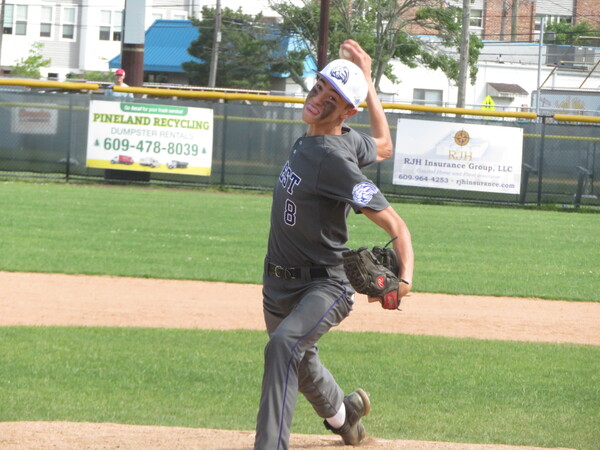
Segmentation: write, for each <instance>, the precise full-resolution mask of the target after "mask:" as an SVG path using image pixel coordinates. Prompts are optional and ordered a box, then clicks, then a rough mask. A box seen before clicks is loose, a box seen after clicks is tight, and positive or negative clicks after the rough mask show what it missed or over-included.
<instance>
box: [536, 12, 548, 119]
mask: <svg viewBox="0 0 600 450" xmlns="http://www.w3.org/2000/svg"><path fill="white" fill-rule="evenodd" d="M545 28H546V16H542V23H541V24H540V47H539V51H538V70H537V94H536V96H535V113H536V114H537V115H539V114H540V91H541V90H542V86H540V84H541V82H542V81H541V80H542V50H543V48H544V32H545Z"/></svg>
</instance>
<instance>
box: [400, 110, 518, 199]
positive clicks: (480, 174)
mask: <svg viewBox="0 0 600 450" xmlns="http://www.w3.org/2000/svg"><path fill="white" fill-rule="evenodd" d="M522 153H523V130H522V128H518V127H504V126H492V125H471V124H461V123H450V122H434V121H427V120H416V119H399V120H398V128H397V135H396V151H395V159H394V174H393V177H394V178H393V184H398V185H404V186H420V187H427V188H437V189H457V190H465V191H481V192H498V193H503V194H518V193H519V191H520V180H521V161H522Z"/></svg>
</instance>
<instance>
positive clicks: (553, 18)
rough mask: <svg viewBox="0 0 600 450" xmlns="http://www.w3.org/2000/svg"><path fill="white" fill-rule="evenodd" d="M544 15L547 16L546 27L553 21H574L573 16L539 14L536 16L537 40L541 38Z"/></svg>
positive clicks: (535, 37)
mask: <svg viewBox="0 0 600 450" xmlns="http://www.w3.org/2000/svg"><path fill="white" fill-rule="evenodd" d="M542 17H545V18H546V20H545V24H544V29H545V28H546V27H547V26H548V25H550V24H551V23H558V22H562V23H571V22H572V19H573V18H572V17H571V16H546V15H541V14H538V15H536V16H535V31H534V33H533V34H534V39H535V40H536V41H539V40H540V29H541V28H542Z"/></svg>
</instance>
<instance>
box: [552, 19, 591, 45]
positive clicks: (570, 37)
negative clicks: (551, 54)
mask: <svg viewBox="0 0 600 450" xmlns="http://www.w3.org/2000/svg"><path fill="white" fill-rule="evenodd" d="M592 31H593V27H592V26H591V25H590V24H589V23H588V22H586V21H585V20H584V21H581V22H580V23H578V24H577V25H572V24H570V23H567V22H563V21H559V22H552V23H550V24H549V25H547V26H546V34H548V33H554V40H553V41H551V43H552V44H558V45H578V44H579V43H580V40H579V38H580V37H581V36H585V35H589V34H591V32H592ZM545 39H547V38H545ZM548 42H550V41H549V40H548Z"/></svg>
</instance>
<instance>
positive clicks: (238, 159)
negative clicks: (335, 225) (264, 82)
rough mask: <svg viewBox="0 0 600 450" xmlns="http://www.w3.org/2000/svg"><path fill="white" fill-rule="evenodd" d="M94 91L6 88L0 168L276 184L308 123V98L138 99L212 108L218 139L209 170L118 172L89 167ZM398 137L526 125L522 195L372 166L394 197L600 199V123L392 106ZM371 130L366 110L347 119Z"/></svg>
mask: <svg viewBox="0 0 600 450" xmlns="http://www.w3.org/2000/svg"><path fill="white" fill-rule="evenodd" d="M92 99H100V100H105V98H104V97H102V96H99V95H98V94H95V93H78V92H68V93H65V92H61V91H51V90H38V91H30V90H20V89H17V88H15V89H2V90H0V175H2V176H3V177H28V178H40V179H43V178H49V177H50V178H56V179H61V180H65V181H66V182H69V181H72V180H73V181H75V180H84V181H86V180H89V181H98V182H107V183H108V182H115V181H116V182H130V183H148V184H174V185H177V184H179V185H197V186H216V187H219V186H222V187H236V188H243V189H258V190H263V189H264V190H270V189H271V188H272V186H273V184H274V183H275V180H277V178H278V176H279V173H280V171H281V168H282V166H283V164H284V163H285V161H286V159H287V157H288V153H289V151H290V149H291V147H292V145H293V143H294V142H295V140H296V139H297V138H298V137H299V136H301V135H302V134H303V133H304V132H305V130H306V126H305V124H304V123H303V122H302V120H301V112H302V108H301V104H298V103H275V102H260V101H249V100H233V101H232V100H223V99H197V98H187V99H186V98H173V97H158V96H156V97H154V98H153V97H152V96H147V97H146V98H136V99H134V100H132V102H139V103H143V104H152V105H179V106H182V105H183V106H187V107H197V108H208V109H212V111H213V114H214V136H213V151H212V165H211V173H210V175H208V176H197V175H184V174H172V173H164V172H163V173H158V172H157V173H150V172H133V171H122V170H120V171H116V170H108V169H99V168H91V167H87V166H86V159H87V156H86V155H87V145H88V142H87V141H88V122H89V118H88V115H89V106H90V100H92ZM386 114H387V115H388V121H389V123H390V126H391V128H392V136H393V138H394V139H396V124H397V123H398V119H401V118H418V119H420V120H430V121H435V122H440V121H445V122H454V123H460V124H483V125H490V126H492V125H493V126H496V127H497V126H510V127H521V128H522V129H523V155H522V161H523V165H522V173H521V184H520V193H519V194H500V193H490V192H478V191H463V190H451V189H434V188H424V187H414V186H401V185H396V184H393V183H392V178H393V169H394V162H393V161H392V160H388V161H384V162H382V163H380V164H375V165H373V166H371V167H369V168H367V169H366V170H365V172H366V173H367V175H368V176H369V177H370V178H371V179H372V180H373V181H375V182H376V184H377V185H378V186H379V187H380V189H381V190H382V191H383V192H384V193H385V194H386V195H388V196H390V197H398V198H411V199H417V200H419V201H461V202H477V203H485V204H516V205H544V204H564V205H572V206H574V207H580V206H590V207H598V206H600V200H599V199H598V196H599V192H598V186H597V182H596V180H598V175H599V172H600V153H599V152H600V150H599V148H600V125H598V124H594V123H591V124H586V123H573V122H557V121H555V120H553V118H551V117H540V118H538V119H536V120H524V119H514V118H498V117H475V118H469V117H468V116H466V115H463V116H458V115H455V114H444V113H430V112H415V111H412V112H411V111H408V112H406V111H398V110H387V112H386ZM349 124H350V125H351V126H353V127H355V128H357V129H358V130H360V131H364V132H367V133H368V132H369V126H368V112H367V111H361V112H360V113H359V114H358V115H357V116H355V117H354V118H353V119H352V120H351V122H350V123H349Z"/></svg>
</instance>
